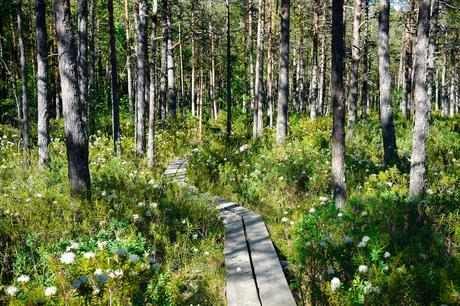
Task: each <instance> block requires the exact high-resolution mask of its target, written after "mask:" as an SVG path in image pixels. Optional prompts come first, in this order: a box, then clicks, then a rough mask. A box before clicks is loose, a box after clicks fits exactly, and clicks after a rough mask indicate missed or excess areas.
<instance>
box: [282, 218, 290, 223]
mask: <svg viewBox="0 0 460 306" xmlns="http://www.w3.org/2000/svg"><path fill="white" fill-rule="evenodd" d="M288 221H289V219H288V218H286V217H283V218H282V219H281V222H288Z"/></svg>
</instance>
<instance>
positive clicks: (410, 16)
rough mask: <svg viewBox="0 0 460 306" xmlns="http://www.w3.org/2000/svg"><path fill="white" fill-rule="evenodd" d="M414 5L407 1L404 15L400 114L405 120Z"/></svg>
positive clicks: (407, 115)
mask: <svg viewBox="0 0 460 306" xmlns="http://www.w3.org/2000/svg"><path fill="white" fill-rule="evenodd" d="M414 11H415V4H414V0H409V10H408V11H407V13H406V32H405V37H406V38H405V51H404V53H405V55H404V82H403V101H402V105H401V112H402V113H403V115H404V116H406V118H409V117H410V100H411V93H412V66H413V65H412V61H413V59H412V49H413V38H412V35H413V34H412V32H413V24H414V21H413V20H414V17H413V14H414Z"/></svg>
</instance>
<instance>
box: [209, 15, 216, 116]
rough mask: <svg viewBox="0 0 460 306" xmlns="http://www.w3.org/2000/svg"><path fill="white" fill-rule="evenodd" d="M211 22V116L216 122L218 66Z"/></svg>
mask: <svg viewBox="0 0 460 306" xmlns="http://www.w3.org/2000/svg"><path fill="white" fill-rule="evenodd" d="M213 31H214V30H213V27H212V25H211V22H210V23H209V40H210V42H211V54H210V55H209V56H210V60H211V71H210V73H209V96H210V98H211V110H212V111H211V115H212V118H213V119H214V120H216V119H217V102H216V93H215V91H216V67H215V66H216V64H215V54H214V52H215V49H214V33H213Z"/></svg>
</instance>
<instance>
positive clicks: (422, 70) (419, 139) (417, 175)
mask: <svg viewBox="0 0 460 306" xmlns="http://www.w3.org/2000/svg"><path fill="white" fill-rule="evenodd" d="M429 22H430V0H421V1H420V8H419V21H418V27H417V45H416V47H415V67H414V77H415V116H414V135H413V138H412V155H411V167H410V187H409V197H410V198H412V199H415V198H418V197H420V196H421V195H422V193H423V190H424V187H425V162H426V137H427V134H428V128H429V113H430V103H429V101H428V100H427V99H428V95H427V84H426V62H427V58H426V50H427V48H428V40H429V38H428V35H429V34H428V33H429V27H430V25H429Z"/></svg>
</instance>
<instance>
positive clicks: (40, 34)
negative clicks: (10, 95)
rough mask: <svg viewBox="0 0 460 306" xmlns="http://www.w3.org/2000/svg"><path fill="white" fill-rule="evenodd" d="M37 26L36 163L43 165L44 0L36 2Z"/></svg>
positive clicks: (46, 157) (45, 89) (45, 144)
mask: <svg viewBox="0 0 460 306" xmlns="http://www.w3.org/2000/svg"><path fill="white" fill-rule="evenodd" d="M36 26H37V104H38V126H37V131H38V164H39V166H40V167H41V168H43V167H45V166H46V164H47V163H48V160H49V155H48V141H49V135H48V87H47V86H48V46H47V40H48V35H47V32H46V7H45V0H37V2H36Z"/></svg>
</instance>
